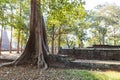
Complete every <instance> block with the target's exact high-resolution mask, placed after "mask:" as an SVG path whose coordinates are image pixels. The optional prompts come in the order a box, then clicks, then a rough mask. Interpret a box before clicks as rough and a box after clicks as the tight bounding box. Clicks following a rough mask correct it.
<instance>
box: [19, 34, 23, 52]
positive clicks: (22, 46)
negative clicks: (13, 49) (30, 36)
mask: <svg viewBox="0 0 120 80" xmlns="http://www.w3.org/2000/svg"><path fill="white" fill-rule="evenodd" d="M20 49H21V52H22V51H23V39H22V36H21V48H20Z"/></svg>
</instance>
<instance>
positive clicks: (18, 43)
mask: <svg viewBox="0 0 120 80" xmlns="http://www.w3.org/2000/svg"><path fill="white" fill-rule="evenodd" d="M19 51H20V30H19V31H18V42H17V53H19Z"/></svg>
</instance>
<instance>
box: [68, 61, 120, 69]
mask: <svg viewBox="0 0 120 80" xmlns="http://www.w3.org/2000/svg"><path fill="white" fill-rule="evenodd" d="M68 66H70V67H72V68H79V69H93V70H117V71H120V61H101V60H80V59H78V60H74V61H71V62H70V63H69V65H68Z"/></svg>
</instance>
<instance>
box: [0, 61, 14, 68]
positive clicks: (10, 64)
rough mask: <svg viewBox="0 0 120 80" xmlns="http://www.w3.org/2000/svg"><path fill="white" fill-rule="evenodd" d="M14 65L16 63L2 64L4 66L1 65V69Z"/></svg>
mask: <svg viewBox="0 0 120 80" xmlns="http://www.w3.org/2000/svg"><path fill="white" fill-rule="evenodd" d="M13 65H14V61H13V62H7V63H2V64H0V67H6V66H13Z"/></svg>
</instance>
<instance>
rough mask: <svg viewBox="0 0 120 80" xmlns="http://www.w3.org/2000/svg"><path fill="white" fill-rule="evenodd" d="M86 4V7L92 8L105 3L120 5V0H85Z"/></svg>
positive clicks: (87, 8)
mask: <svg viewBox="0 0 120 80" xmlns="http://www.w3.org/2000/svg"><path fill="white" fill-rule="evenodd" d="M85 1H86V5H85V9H86V10H90V9H93V8H94V7H95V6H97V5H99V4H104V3H115V4H116V5H118V6H120V0H85Z"/></svg>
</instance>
